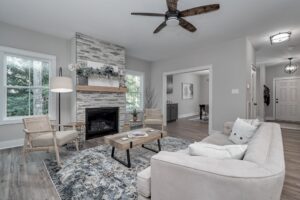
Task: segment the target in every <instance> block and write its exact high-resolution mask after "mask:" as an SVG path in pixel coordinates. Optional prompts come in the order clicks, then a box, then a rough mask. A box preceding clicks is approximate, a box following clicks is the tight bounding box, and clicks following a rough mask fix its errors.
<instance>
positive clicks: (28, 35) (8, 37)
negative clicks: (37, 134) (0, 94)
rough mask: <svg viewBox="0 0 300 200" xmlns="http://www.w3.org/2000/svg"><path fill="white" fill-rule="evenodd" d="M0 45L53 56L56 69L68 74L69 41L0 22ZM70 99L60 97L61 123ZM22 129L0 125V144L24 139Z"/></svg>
mask: <svg viewBox="0 0 300 200" xmlns="http://www.w3.org/2000/svg"><path fill="white" fill-rule="evenodd" d="M0 45H1V46H7V47H13V48H17V49H24V50H29V51H34V52H39V53H44V54H49V55H54V56H56V65H57V67H60V66H61V67H63V73H64V75H68V74H69V72H68V70H67V69H66V66H68V64H69V63H70V42H69V40H66V39H61V38H58V37H54V36H50V35H46V34H43V33H39V32H35V31H31V30H28V29H24V28H20V27H16V26H12V25H9V24H6V23H3V22H0ZM1 67H2V66H1ZM70 98H71V95H70V94H65V95H62V120H63V121H68V120H69V117H70V104H69V103H68V102H70ZM22 128H23V126H22V124H10V125H0V142H1V141H6V140H15V139H20V138H24V134H23V132H22Z"/></svg>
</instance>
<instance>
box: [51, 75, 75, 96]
mask: <svg viewBox="0 0 300 200" xmlns="http://www.w3.org/2000/svg"><path fill="white" fill-rule="evenodd" d="M50 91H51V92H56V93H67V92H72V91H73V82H72V79H71V78H69V77H64V76H57V77H53V78H52V79H51V81H50Z"/></svg>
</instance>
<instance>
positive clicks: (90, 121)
mask: <svg viewBox="0 0 300 200" xmlns="http://www.w3.org/2000/svg"><path fill="white" fill-rule="evenodd" d="M85 114H86V115H85V116H86V120H85V122H86V139H87V140H88V139H93V138H97V137H102V136H104V135H108V134H114V133H118V128H119V108H118V107H105V108H104V107H100V108H86V109H85Z"/></svg>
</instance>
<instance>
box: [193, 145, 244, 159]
mask: <svg viewBox="0 0 300 200" xmlns="http://www.w3.org/2000/svg"><path fill="white" fill-rule="evenodd" d="M246 149H247V145H223V146H220V145H214V144H208V143H204V142H195V143H193V144H190V145H189V154H190V155H191V156H205V157H209V158H217V159H239V160H241V159H242V158H243V157H244V154H245V151H246Z"/></svg>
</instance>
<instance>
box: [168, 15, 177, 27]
mask: <svg viewBox="0 0 300 200" xmlns="http://www.w3.org/2000/svg"><path fill="white" fill-rule="evenodd" d="M166 23H167V25H168V26H178V25H179V20H178V18H177V17H169V19H167V21H166Z"/></svg>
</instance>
